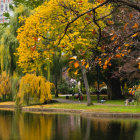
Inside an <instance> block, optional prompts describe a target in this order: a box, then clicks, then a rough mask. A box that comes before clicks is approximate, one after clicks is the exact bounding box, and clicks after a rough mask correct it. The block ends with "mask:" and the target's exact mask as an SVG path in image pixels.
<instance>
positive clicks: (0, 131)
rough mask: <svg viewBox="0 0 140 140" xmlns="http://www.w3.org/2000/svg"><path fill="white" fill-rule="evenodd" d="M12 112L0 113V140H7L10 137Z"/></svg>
mask: <svg viewBox="0 0 140 140" xmlns="http://www.w3.org/2000/svg"><path fill="white" fill-rule="evenodd" d="M12 116H13V112H10V111H0V140H8V139H10V135H11V126H12Z"/></svg>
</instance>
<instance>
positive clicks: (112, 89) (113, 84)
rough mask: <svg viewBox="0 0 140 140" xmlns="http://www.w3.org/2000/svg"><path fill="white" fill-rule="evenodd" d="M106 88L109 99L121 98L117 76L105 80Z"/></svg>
mask: <svg viewBox="0 0 140 140" xmlns="http://www.w3.org/2000/svg"><path fill="white" fill-rule="evenodd" d="M107 90H108V91H107V93H108V98H109V99H111V100H114V99H122V98H123V96H122V94H121V84H120V78H119V77H112V78H109V79H108V80H107Z"/></svg>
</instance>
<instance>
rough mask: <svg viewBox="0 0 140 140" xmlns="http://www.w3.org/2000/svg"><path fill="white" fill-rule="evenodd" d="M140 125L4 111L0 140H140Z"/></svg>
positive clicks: (124, 121) (0, 114)
mask: <svg viewBox="0 0 140 140" xmlns="http://www.w3.org/2000/svg"><path fill="white" fill-rule="evenodd" d="M139 131H140V121H137V120H110V119H91V118H83V117H80V116H78V115H62V114H46V115H45V114H44V115H43V114H30V113H21V112H16V113H14V112H9V111H0V140H8V139H14V140H20V139H25V140H139V137H140V134H139Z"/></svg>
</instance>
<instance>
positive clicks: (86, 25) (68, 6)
mask: <svg viewBox="0 0 140 140" xmlns="http://www.w3.org/2000/svg"><path fill="white" fill-rule="evenodd" d="M99 4H100V2H95V3H94V4H93V3H89V2H88V0H82V2H80V4H79V0H65V1H64V0H50V1H46V2H44V4H43V5H41V6H39V7H38V8H36V9H35V10H34V13H33V14H32V15H31V16H30V17H28V18H26V19H25V18H24V22H25V24H24V25H23V26H22V27H20V28H19V29H18V31H17V32H18V36H17V39H18V41H19V48H18V49H17V53H16V55H17V56H18V57H19V59H18V65H19V66H20V67H21V68H23V70H24V72H33V71H36V70H37V69H40V67H41V65H42V64H43V63H45V62H46V60H48V59H49V60H51V59H52V55H53V52H54V48H55V47H56V46H58V44H59V46H58V47H60V48H61V50H62V51H63V52H64V53H65V54H68V55H71V54H72V50H73V49H75V51H76V52H78V50H80V49H81V50H82V51H81V52H86V53H85V54H84V56H86V57H87V58H88V57H90V56H91V53H92V52H91V51H90V52H89V51H88V50H87V48H92V47H95V46H94V45H93V44H96V43H95V42H96V41H97V38H98V36H97V35H96V34H98V26H97V25H96V24H95V23H93V22H92V20H93V19H92V13H90V14H89V13H88V14H86V15H84V16H82V17H80V18H78V19H77V20H75V21H74V22H73V23H72V24H71V25H70V26H69V28H68V30H67V33H66V35H65V36H63V35H64V31H65V27H66V26H67V24H68V23H69V22H71V21H72V20H73V19H74V18H75V17H76V16H77V14H82V13H84V12H86V11H87V10H89V9H91V8H93V7H96V6H98V5H99ZM111 9H112V7H111V5H107V6H102V7H100V8H98V9H97V10H96V16H97V17H96V18H100V17H103V16H105V15H108V14H109V12H110V11H111ZM87 19H88V20H87ZM98 24H99V25H100V26H101V28H102V29H103V28H104V27H105V26H106V24H105V23H104V22H102V21H98ZM79 27H80V28H79ZM85 30H86V31H85ZM93 31H94V38H93ZM62 37H63V39H62V40H61V42H59V41H60V39H61V38H62ZM34 38H37V39H38V40H36V39H34ZM33 46H36V48H35V49H34V51H31V50H32V49H31V48H33ZM46 52H47V53H46ZM79 55H80V54H79Z"/></svg>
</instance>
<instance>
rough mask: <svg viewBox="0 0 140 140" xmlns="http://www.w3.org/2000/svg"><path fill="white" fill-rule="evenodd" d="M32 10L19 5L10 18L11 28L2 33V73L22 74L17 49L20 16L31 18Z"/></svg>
mask: <svg viewBox="0 0 140 140" xmlns="http://www.w3.org/2000/svg"><path fill="white" fill-rule="evenodd" d="M29 14H30V10H29V9H28V8H26V7H24V6H23V5H19V6H18V7H17V8H15V9H14V15H13V16H12V17H11V18H10V22H9V26H7V27H5V28H4V32H2V33H0V37H1V39H0V59H1V61H0V62H1V63H0V64H1V72H3V71H6V72H7V73H9V74H10V75H13V72H14V71H16V72H18V73H21V70H20V68H19V67H18V66H17V64H16V60H17V58H16V56H15V55H14V53H15V52H16V48H17V47H18V40H17V39H16V36H17V32H16V31H17V29H18V28H19V27H21V26H22V23H20V22H19V16H22V17H26V16H29Z"/></svg>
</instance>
